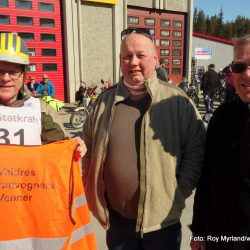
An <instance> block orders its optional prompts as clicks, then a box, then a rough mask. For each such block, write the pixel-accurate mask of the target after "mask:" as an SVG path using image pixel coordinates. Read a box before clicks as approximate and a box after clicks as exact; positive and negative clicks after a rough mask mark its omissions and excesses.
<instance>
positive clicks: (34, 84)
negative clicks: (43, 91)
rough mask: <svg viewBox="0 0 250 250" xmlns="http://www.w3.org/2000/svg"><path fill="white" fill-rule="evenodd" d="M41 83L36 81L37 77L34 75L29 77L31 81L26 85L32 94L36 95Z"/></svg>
mask: <svg viewBox="0 0 250 250" xmlns="http://www.w3.org/2000/svg"><path fill="white" fill-rule="evenodd" d="M38 85H39V83H38V82H36V79H35V77H34V76H30V77H29V82H28V83H27V84H26V87H27V88H28V90H29V91H30V93H31V94H33V95H35V94H36V89H37V86H38Z"/></svg>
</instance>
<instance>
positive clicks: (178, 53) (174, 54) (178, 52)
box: [172, 49, 181, 56]
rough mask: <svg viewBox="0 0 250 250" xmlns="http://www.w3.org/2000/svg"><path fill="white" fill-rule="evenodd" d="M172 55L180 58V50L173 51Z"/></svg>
mask: <svg viewBox="0 0 250 250" xmlns="http://www.w3.org/2000/svg"><path fill="white" fill-rule="evenodd" d="M172 55H173V56H181V50H180V49H173V50H172Z"/></svg>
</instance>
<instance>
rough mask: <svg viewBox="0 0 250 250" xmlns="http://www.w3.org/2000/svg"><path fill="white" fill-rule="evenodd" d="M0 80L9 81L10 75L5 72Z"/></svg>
mask: <svg viewBox="0 0 250 250" xmlns="http://www.w3.org/2000/svg"><path fill="white" fill-rule="evenodd" d="M1 78H2V80H3V81H5V82H6V81H9V80H11V78H10V75H9V73H8V72H5V73H4V74H3V76H2V77H1Z"/></svg>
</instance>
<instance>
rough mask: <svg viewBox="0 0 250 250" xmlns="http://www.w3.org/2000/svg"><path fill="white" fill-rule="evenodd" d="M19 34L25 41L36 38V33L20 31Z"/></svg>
mask: <svg viewBox="0 0 250 250" xmlns="http://www.w3.org/2000/svg"><path fill="white" fill-rule="evenodd" d="M18 35H19V36H20V37H21V38H22V39H23V40H24V41H34V40H35V36H34V33H25V32H18Z"/></svg>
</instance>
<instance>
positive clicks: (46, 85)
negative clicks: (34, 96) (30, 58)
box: [37, 74, 55, 98]
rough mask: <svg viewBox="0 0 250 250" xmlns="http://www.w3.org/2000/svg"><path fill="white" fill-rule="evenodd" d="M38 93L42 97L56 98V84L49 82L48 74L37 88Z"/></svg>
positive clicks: (44, 75)
mask: <svg viewBox="0 0 250 250" xmlns="http://www.w3.org/2000/svg"><path fill="white" fill-rule="evenodd" d="M37 93H38V94H41V95H42V96H50V97H52V98H54V95H55V87H54V84H53V83H52V82H51V81H50V80H49V78H48V75H47V74H43V80H42V81H41V82H40V84H39V85H38V86H37Z"/></svg>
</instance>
